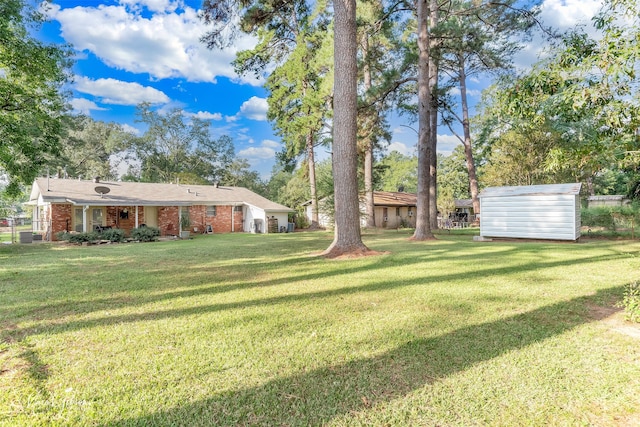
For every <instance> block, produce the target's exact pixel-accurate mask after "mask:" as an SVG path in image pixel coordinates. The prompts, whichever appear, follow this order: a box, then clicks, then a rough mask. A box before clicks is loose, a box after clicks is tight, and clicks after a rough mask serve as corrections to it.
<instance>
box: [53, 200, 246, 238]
mask: <svg viewBox="0 0 640 427" xmlns="http://www.w3.org/2000/svg"><path fill="white" fill-rule="evenodd" d="M125 208H126V209H127V211H128V218H123V217H122V215H121V213H122V212H123V210H124V209H125ZM179 209H180V208H179V207H177V206H164V207H158V228H160V233H161V235H162V236H167V235H170V236H175V235H178V232H179V231H180V227H179V221H178V218H179V215H178V213H179ZM135 212H136V208H135V206H117V207H116V206H108V207H107V208H106V214H107V215H106V221H105V222H106V224H105V225H107V226H111V227H114V228H120V229H122V230H125V232H126V234H127V235H129V234H130V233H131V230H132V229H133V228H135ZM232 215H233V230H232V229H231V225H232V221H231V216H232ZM189 218H190V219H191V227H190V229H189V231H192V232H193V231H194V230H195V229H196V228H197V230H198V231H197V232H198V233H202V232H204V231H205V228H206V226H207V224H209V225H211V226H212V228H213V232H214V233H231V232H237V231H242V220H243V216H242V211H240V212H234V210H233V206H217V207H216V215H215V216H207V207H206V206H191V208H190V212H189ZM143 223H145V217H144V207H143V206H140V207H138V224H143ZM51 225H52V226H51V235H52V239H53V240H56V239H55V235H56V233H58V232H60V231H72V230H73V228H72V227H73V209H72V205H65V204H54V205H52V206H51Z"/></svg>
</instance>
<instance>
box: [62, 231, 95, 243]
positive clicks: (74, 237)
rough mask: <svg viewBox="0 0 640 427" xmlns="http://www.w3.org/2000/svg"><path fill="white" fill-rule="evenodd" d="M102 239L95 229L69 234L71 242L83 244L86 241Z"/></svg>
mask: <svg viewBox="0 0 640 427" xmlns="http://www.w3.org/2000/svg"><path fill="white" fill-rule="evenodd" d="M97 240H100V235H99V234H98V233H96V232H95V231H90V232H88V233H76V234H69V243H76V244H81V243H84V242H95V241H97Z"/></svg>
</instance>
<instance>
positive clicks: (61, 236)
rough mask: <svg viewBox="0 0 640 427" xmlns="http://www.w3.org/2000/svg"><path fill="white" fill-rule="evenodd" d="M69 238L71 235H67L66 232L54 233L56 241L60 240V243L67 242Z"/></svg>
mask: <svg viewBox="0 0 640 427" xmlns="http://www.w3.org/2000/svg"><path fill="white" fill-rule="evenodd" d="M69 236H71V233H69V232H68V231H58V232H57V233H56V239H58V240H60V241H61V242H66V241H68V240H69Z"/></svg>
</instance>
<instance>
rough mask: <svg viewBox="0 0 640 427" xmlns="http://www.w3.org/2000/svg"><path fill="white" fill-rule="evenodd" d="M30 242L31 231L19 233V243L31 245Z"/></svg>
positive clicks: (31, 240)
mask: <svg viewBox="0 0 640 427" xmlns="http://www.w3.org/2000/svg"><path fill="white" fill-rule="evenodd" d="M32 242H33V232H31V231H21V232H20V243H32Z"/></svg>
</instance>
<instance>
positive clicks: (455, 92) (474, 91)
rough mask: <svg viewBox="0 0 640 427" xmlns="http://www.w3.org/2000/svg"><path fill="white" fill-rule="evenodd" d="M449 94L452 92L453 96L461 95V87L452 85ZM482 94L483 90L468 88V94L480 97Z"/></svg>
mask: <svg viewBox="0 0 640 427" xmlns="http://www.w3.org/2000/svg"><path fill="white" fill-rule="evenodd" d="M449 94H451V95H452V96H460V88H459V87H452V88H451V89H449ZM481 95H482V91H481V90H477V89H469V88H467V96H478V97H479V96H481Z"/></svg>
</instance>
